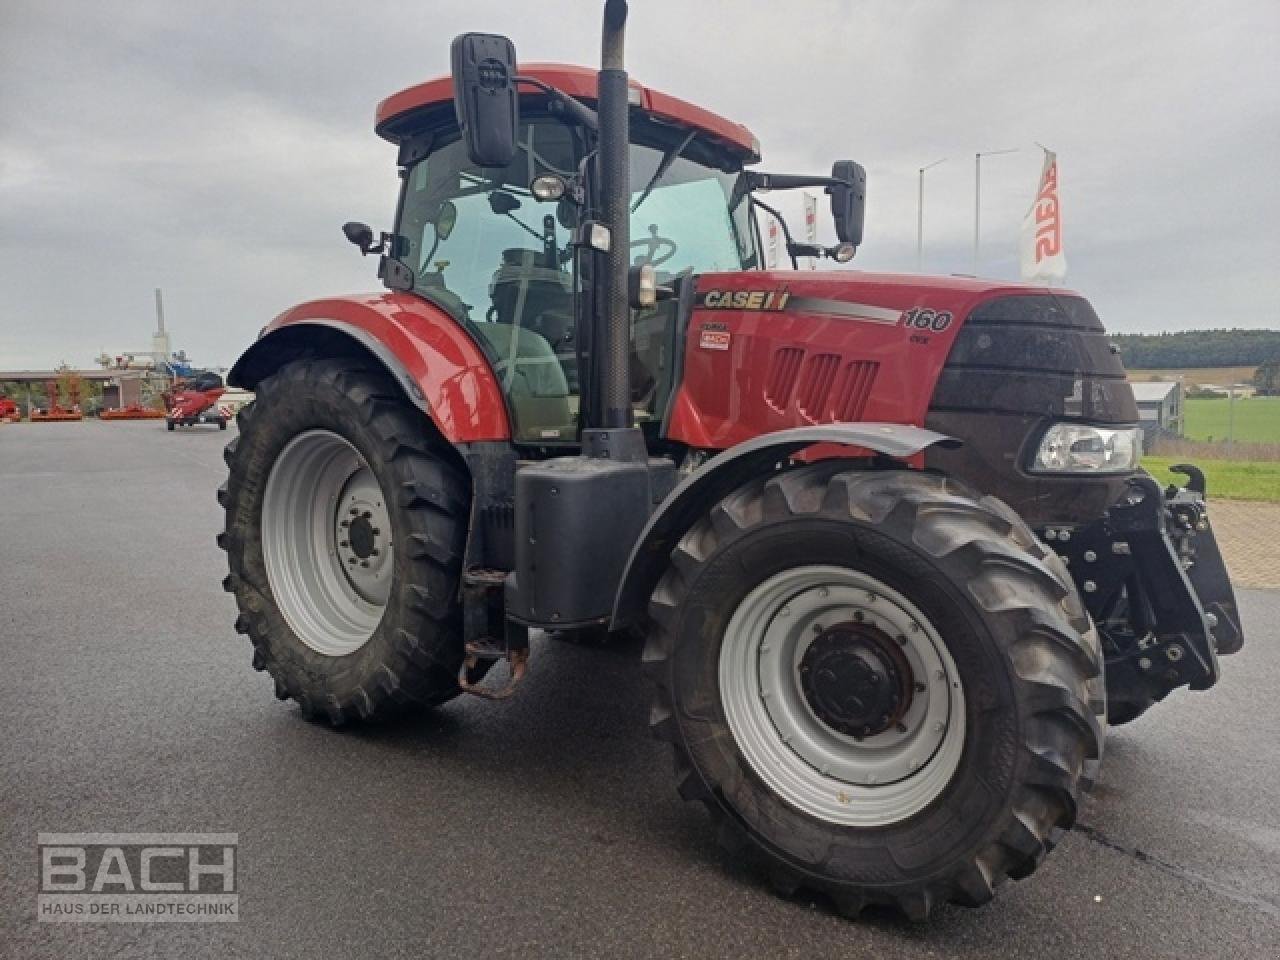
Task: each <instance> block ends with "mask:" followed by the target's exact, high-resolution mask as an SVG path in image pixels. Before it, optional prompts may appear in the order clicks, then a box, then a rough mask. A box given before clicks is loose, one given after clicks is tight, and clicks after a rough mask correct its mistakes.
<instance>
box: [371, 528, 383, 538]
mask: <svg viewBox="0 0 1280 960" xmlns="http://www.w3.org/2000/svg"><path fill="white" fill-rule="evenodd" d="M381 534H382V531H381V530H379V529H378V528H377V527H374V528H373V535H374V536H375V537H377V536H380V535H381Z"/></svg>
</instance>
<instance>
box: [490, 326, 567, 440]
mask: <svg viewBox="0 0 1280 960" xmlns="http://www.w3.org/2000/svg"><path fill="white" fill-rule="evenodd" d="M475 328H476V330H477V331H479V333H480V335H481V336H483V337H484V339H485V342H486V343H487V344H488V345H489V347H490V349H491V352H492V354H493V356H494V357H495V358H496V362H495V364H494V373H495V374H496V375H497V377H498V380H499V381H500V382H501V383H502V387H503V390H504V392H505V393H506V394H507V396H508V397H510V398H511V407H512V410H513V412H514V414H515V420H516V422H515V424H514V425H513V430H514V433H515V439H516V440H518V441H521V442H524V443H547V442H553V441H557V440H572V439H573V438H574V436H575V434H576V431H577V423H576V419H575V417H574V413H573V409H572V408H571V407H570V404H569V384H568V381H567V380H565V375H564V370H563V369H562V368H561V366H560V359H559V358H558V357H557V356H556V353H555V351H554V350H552V349H551V344H550V343H548V342H547V338H546V337H544V336H542V335H541V334H538V333H534V332H533V331H532V330H526V329H524V328H523V327H519V326H516V325H515V324H511V323H495V322H491V321H485V322H483V323H477V324H475Z"/></svg>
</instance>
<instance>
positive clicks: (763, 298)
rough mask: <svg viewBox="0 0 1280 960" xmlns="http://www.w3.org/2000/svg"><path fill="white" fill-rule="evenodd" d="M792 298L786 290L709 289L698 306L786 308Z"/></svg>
mask: <svg viewBox="0 0 1280 960" xmlns="http://www.w3.org/2000/svg"><path fill="white" fill-rule="evenodd" d="M790 298H791V294H789V293H788V292H787V291H786V290H708V291H707V292H706V293H704V294H702V296H701V297H699V303H698V306H700V307H707V308H709V309H711V310H785V309H786V306H787V300H789V299H790Z"/></svg>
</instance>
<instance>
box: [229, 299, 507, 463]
mask: <svg viewBox="0 0 1280 960" xmlns="http://www.w3.org/2000/svg"><path fill="white" fill-rule="evenodd" d="M316 356H329V357H333V356H337V357H351V358H353V359H354V358H363V359H371V360H373V361H375V362H376V363H377V364H378V365H380V366H381V367H382V368H383V369H385V370H386V371H387V373H388V374H389V375H390V376H391V377H392V378H393V379H394V380H395V381H396V384H397V385H398V386H399V387H400V389H401V390H402V392H403V393H404V395H405V397H406V398H407V399H408V400H409V402H410V403H412V404H413V405H414V406H415V407H417V408H418V409H419V410H421V411H422V412H423V413H425V414H426V415H427V416H428V417H430V418H431V420H432V422H433V423H434V424H435V426H436V428H437V429H438V430H439V431H440V434H441V435H442V436H443V437H444V438H445V439H446V440H448V441H449V442H450V443H453V444H462V443H475V442H478V441H485V440H509V439H510V437H511V428H510V421H509V420H508V416H507V407H506V400H505V397H504V396H503V393H502V389H501V387H500V386H499V384H498V381H497V378H496V377H495V376H494V375H493V369H492V367H491V366H490V364H489V361H488V359H487V358H486V357H485V355H484V353H483V352H482V351H481V349H480V347H479V346H478V345H477V344H476V343H475V341H474V340H472V339H471V337H470V335H469V334H467V333H466V332H465V331H464V330H463V328H462V326H461V325H460V324H459V323H458V322H457V321H456V320H454V319H453V318H452V317H450V316H449V315H448V314H446V313H445V312H444V311H443V310H441V309H440V308H438V307H436V306H434V305H433V304H429V303H427V302H426V301H425V300H422V299H421V298H418V297H414V296H412V295H410V294H402V293H400V294H396V293H393V294H381V295H369V296H367V297H343V298H334V299H332V300H321V301H316V302H314V303H308V304H303V305H301V306H299V307H294V308H293V309H292V310H290V311H288V312H286V313H283V314H281V315H280V316H279V317H277V318H276V319H275V320H273V321H272V322H271V324H270V325H269V326H268V327H267V328H266V329H265V330H264V331H263V334H262V336H261V337H260V338H259V339H258V341H257V342H256V343H254V344H253V346H251V347H250V348H249V349H248V350H247V351H245V353H244V355H243V356H241V357H240V359H239V360H237V361H236V364H235V366H233V367H232V368H231V371H230V372H229V373H228V374H227V383H229V384H231V385H233V386H236V387H242V388H244V389H247V390H253V389H256V387H257V385H258V384H259V383H261V382H262V381H263V380H265V379H266V378H267V377H269V376H271V375H272V374H273V373H275V372H276V371H277V370H279V369H280V368H281V367H282V366H284V365H285V364H286V363H289V362H291V361H292V360H296V359H298V358H300V357H316Z"/></svg>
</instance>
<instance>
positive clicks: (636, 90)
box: [374, 63, 760, 162]
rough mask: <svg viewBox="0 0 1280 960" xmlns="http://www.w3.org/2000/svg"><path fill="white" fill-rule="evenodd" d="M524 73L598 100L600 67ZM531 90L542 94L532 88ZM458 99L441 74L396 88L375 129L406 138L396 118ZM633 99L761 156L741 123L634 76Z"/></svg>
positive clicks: (528, 67) (541, 66)
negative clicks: (637, 80) (399, 89)
mask: <svg viewBox="0 0 1280 960" xmlns="http://www.w3.org/2000/svg"><path fill="white" fill-rule="evenodd" d="M520 74H521V75H522V76H528V77H534V78H536V79H538V80H541V81H542V82H543V83H546V84H549V85H551V86H553V87H556V88H558V89H560V90H563V91H564V92H565V93H567V94H569V95H570V96H572V97H577V98H578V99H580V100H587V101H590V102H592V103H594V102H595V100H596V72H595V71H594V70H590V69H588V68H586V67H579V66H573V65H571V64H565V63H526V64H523V65H521V67H520ZM529 94H530V95H536V93H535V92H534V91H533V90H532V89H530V90H529ZM452 103H453V79H452V78H451V77H447V76H446V77H436V78H435V79H434V80H428V81H427V82H426V83H419V84H417V85H416V86H412V87H409V88H407V89H405V90H401V91H400V92H399V93H395V94H392V95H391V96H389V97H387V99H385V100H383V101H382V102H381V103H380V104H378V110H377V118H376V121H375V127H374V129H375V130H376V131H377V133H378V135H379V136H380V137H383V138H385V139H387V140H390V141H391V142H392V143H399V142H400V140H401V139H403V134H402V133H401V130H402V129H403V128H402V126H401V125H400V124H398V123H396V121H398V120H400V119H401V118H404V117H406V116H407V115H408V114H410V113H414V112H416V111H418V110H422V109H425V108H429V107H434V106H439V105H442V104H452ZM631 103H632V105H634V106H638V107H640V108H641V109H642V110H644V111H645V112H646V113H648V114H649V115H650V116H652V117H655V118H657V119H659V120H663V121H666V122H668V123H674V124H677V125H679V126H682V127H685V128H693V129H695V130H698V131H700V132H702V133H703V134H705V135H707V136H708V137H710V138H711V139H713V140H717V141H720V142H721V143H723V144H725V145H726V146H728V147H730V148H731V149H733V151H734V152H735V153H739V154H744V155H745V160H746V162H754V161H757V160H759V159H760V142H759V141H758V140H757V139H756V138H755V136H754V135H753V134H752V132H751V131H750V130H748V129H747V128H746V127H744V126H743V125H742V124H740V123H734V122H733V121H732V120H726V119H725V118H724V117H722V116H719V115H718V114H715V113H712V112H711V111H710V110H704V109H703V108H702V107H699V106H697V105H696V104H692V103H689V102H688V101H686V100H681V99H680V98H678V97H673V96H670V95H669V94H665V93H662V92H661V91H658V90H654V89H652V88H651V87H646V86H644V85H642V84H639V83H636V82H635V81H634V80H632V81H631Z"/></svg>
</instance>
